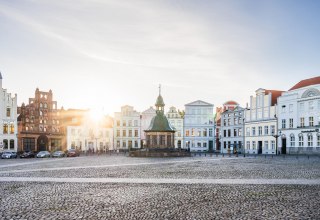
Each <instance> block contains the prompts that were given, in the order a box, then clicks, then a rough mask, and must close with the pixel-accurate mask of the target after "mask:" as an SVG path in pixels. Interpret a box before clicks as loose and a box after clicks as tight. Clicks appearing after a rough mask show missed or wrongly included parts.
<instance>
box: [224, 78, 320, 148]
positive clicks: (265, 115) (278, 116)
mask: <svg viewBox="0 0 320 220" xmlns="http://www.w3.org/2000/svg"><path fill="white" fill-rule="evenodd" d="M219 120H220V121H219V123H220V126H219V128H218V129H219V134H218V135H219V137H218V138H219V142H220V143H221V152H223V153H235V152H238V153H239V152H241V153H251V154H319V153H320V132H319V128H320V77H315V78H311V79H306V80H302V81H300V82H299V83H297V84H296V85H294V86H293V87H292V88H291V89H289V90H288V91H278V90H266V89H258V90H257V91H256V94H255V96H251V97H250V105H249V106H247V107H246V108H242V107H240V106H239V104H238V103H236V102H234V101H229V102H226V103H225V104H224V105H223V108H222V110H221V117H220V118H219Z"/></svg>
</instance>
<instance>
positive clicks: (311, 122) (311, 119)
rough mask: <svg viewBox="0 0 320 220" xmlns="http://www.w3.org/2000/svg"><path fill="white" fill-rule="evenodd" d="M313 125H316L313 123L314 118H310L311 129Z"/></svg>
mask: <svg viewBox="0 0 320 220" xmlns="http://www.w3.org/2000/svg"><path fill="white" fill-rule="evenodd" d="M313 124H314V123H313V117H309V126H311V127H312V126H313Z"/></svg>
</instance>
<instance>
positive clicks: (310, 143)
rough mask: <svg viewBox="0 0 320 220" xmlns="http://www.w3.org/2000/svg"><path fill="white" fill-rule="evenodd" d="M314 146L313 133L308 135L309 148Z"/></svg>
mask: <svg viewBox="0 0 320 220" xmlns="http://www.w3.org/2000/svg"><path fill="white" fill-rule="evenodd" d="M312 146H313V136H312V134H311V133H309V134H308V147H312Z"/></svg>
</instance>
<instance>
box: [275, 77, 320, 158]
mask: <svg viewBox="0 0 320 220" xmlns="http://www.w3.org/2000/svg"><path fill="white" fill-rule="evenodd" d="M278 115H279V120H278V127H279V130H280V132H281V138H279V142H278V143H279V148H280V149H281V153H283V154H284V153H287V154H320V131H319V129H320V77H315V78H311V79H305V80H302V81H300V82H299V83H297V84H296V85H295V86H293V87H292V88H291V89H290V90H289V91H287V92H284V93H283V94H282V96H280V97H279V98H278Z"/></svg>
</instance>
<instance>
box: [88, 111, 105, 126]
mask: <svg viewBox="0 0 320 220" xmlns="http://www.w3.org/2000/svg"><path fill="white" fill-rule="evenodd" d="M89 116H90V119H91V120H92V121H93V122H96V123H97V122H100V121H101V120H102V119H103V117H104V113H103V111H102V110H101V109H100V110H99V109H90V111H89Z"/></svg>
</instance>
